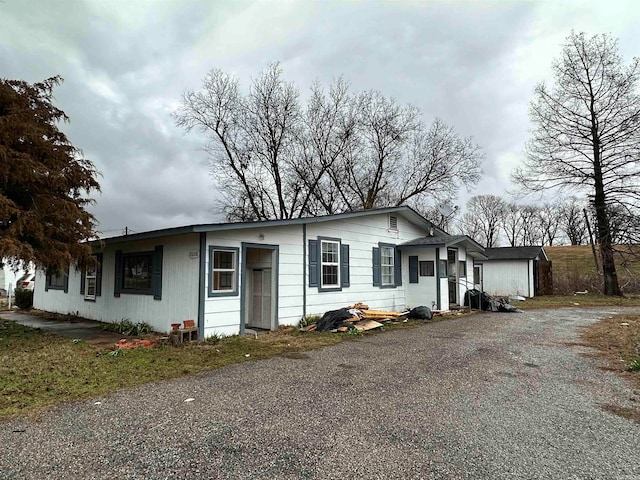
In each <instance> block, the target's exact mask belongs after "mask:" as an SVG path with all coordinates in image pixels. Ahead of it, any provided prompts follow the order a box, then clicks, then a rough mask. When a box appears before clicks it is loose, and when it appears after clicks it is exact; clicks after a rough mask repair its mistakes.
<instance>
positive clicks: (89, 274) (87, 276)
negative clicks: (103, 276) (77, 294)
mask: <svg viewBox="0 0 640 480" xmlns="http://www.w3.org/2000/svg"><path fill="white" fill-rule="evenodd" d="M91 280H93V295H91V294H90V293H89V290H90V289H91ZM97 295H98V269H97V268H92V269H87V270H86V271H85V272H84V299H85V300H92V301H94V302H95V300H96V296H97Z"/></svg>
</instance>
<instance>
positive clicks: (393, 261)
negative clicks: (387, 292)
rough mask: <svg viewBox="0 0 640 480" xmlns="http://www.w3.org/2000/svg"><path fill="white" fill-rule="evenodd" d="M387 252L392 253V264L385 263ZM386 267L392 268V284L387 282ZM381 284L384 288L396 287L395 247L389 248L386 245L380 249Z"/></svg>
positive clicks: (390, 256)
mask: <svg viewBox="0 0 640 480" xmlns="http://www.w3.org/2000/svg"><path fill="white" fill-rule="evenodd" d="M385 250H389V251H390V252H391V254H390V255H389V258H390V259H391V263H384V259H385V254H384V251H385ZM385 267H391V281H390V282H385V274H384V269H385ZM380 284H381V285H382V286H383V287H389V286H392V285H395V251H394V248H393V247H388V246H384V245H383V246H381V247H380Z"/></svg>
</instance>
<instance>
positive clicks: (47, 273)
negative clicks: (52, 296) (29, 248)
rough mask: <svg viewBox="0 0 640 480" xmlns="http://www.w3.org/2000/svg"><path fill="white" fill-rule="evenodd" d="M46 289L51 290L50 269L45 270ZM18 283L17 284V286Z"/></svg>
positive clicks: (46, 290)
mask: <svg viewBox="0 0 640 480" xmlns="http://www.w3.org/2000/svg"><path fill="white" fill-rule="evenodd" d="M44 279H45V280H44V291H45V292H48V291H49V285H51V274H50V273H49V271H48V270H47V271H45V276H44ZM17 286H18V285H16V287H17Z"/></svg>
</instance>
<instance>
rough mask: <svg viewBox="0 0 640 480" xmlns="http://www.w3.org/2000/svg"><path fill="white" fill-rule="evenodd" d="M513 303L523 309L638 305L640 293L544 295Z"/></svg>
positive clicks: (639, 303) (639, 304)
mask: <svg viewBox="0 0 640 480" xmlns="http://www.w3.org/2000/svg"><path fill="white" fill-rule="evenodd" d="M513 305H514V306H516V307H518V308H520V309H522V310H531V309H535V308H562V307H604V306H618V307H638V306H640V295H627V296H626V297H608V296H606V295H598V294H588V295H544V296H541V297H534V298H529V299H527V300H525V301H524V302H513Z"/></svg>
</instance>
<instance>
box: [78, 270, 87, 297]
mask: <svg viewBox="0 0 640 480" xmlns="http://www.w3.org/2000/svg"><path fill="white" fill-rule="evenodd" d="M86 275H87V267H82V270H80V295H84V283H85V280H86V279H85V277H86Z"/></svg>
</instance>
